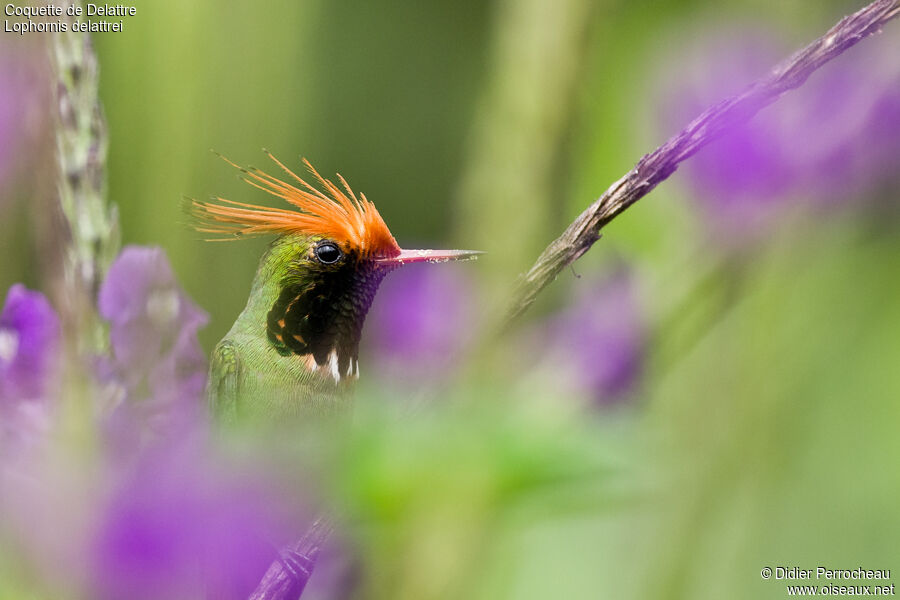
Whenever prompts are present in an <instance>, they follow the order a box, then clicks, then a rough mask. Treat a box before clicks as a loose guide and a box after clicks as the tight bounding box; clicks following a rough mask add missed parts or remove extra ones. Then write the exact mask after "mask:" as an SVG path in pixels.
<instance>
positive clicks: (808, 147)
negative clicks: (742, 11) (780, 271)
mask: <svg viewBox="0 0 900 600" xmlns="http://www.w3.org/2000/svg"><path fill="white" fill-rule="evenodd" d="M879 42H880V43H879ZM885 42H887V40H874V42H873V43H872V44H867V45H865V46H860V47H859V48H855V49H854V50H853V51H852V52H848V53H847V54H846V55H843V56H841V57H839V58H837V59H836V60H835V61H834V62H833V63H832V64H829V65H826V66H825V67H824V68H823V69H822V70H821V71H820V72H818V73H816V74H815V75H814V76H813V77H811V78H810V80H809V81H808V82H806V83H805V84H804V85H803V86H802V87H800V88H799V89H797V90H794V91H791V92H790V93H788V94H787V95H785V96H784V97H783V98H781V99H780V100H778V101H777V102H776V103H775V104H773V105H772V106H769V107H766V108H764V109H763V110H762V111H761V112H760V113H759V114H758V115H757V116H756V117H755V118H753V119H752V120H751V121H750V122H747V123H735V124H733V125H732V126H731V127H728V128H727V129H726V131H725V132H724V135H723V136H722V138H720V139H719V140H717V141H715V142H713V143H711V144H710V145H709V146H708V147H707V148H705V149H704V150H702V151H701V152H700V153H698V154H697V156H696V157H694V158H693V159H692V160H691V161H690V162H689V163H688V164H686V166H685V171H686V172H687V173H688V176H689V181H690V185H691V187H692V188H693V191H694V193H695V196H696V198H697V200H698V202H699V203H701V205H702V206H703V207H704V209H705V211H706V214H707V216H708V217H710V219H711V220H712V222H713V223H714V224H715V225H716V226H717V227H718V228H719V230H720V231H722V232H723V233H724V234H726V235H728V236H731V235H733V234H734V233H737V232H741V231H745V230H748V229H749V230H750V231H751V232H752V231H754V230H755V229H756V226H759V225H762V224H765V223H767V222H768V219H769V217H770V216H771V215H773V214H774V212H775V211H777V210H779V209H781V208H784V207H785V205H786V204H787V203H788V202H789V201H796V200H807V201H817V202H819V203H822V202H826V203H827V202H829V201H831V202H833V201H835V200H841V201H851V200H852V199H853V198H855V197H858V196H859V195H860V194H862V193H864V192H866V191H868V190H870V189H872V188H873V187H875V186H878V185H879V183H880V182H882V181H884V180H885V179H886V178H888V177H892V176H894V174H896V173H897V171H898V169H900V152H898V150H900V142H898V131H900V112H898V110H897V106H898V102H900V98H898V96H900V55H898V54H897V53H896V51H895V48H893V47H892V45H891V44H890V43H885ZM776 46H778V45H777V44H773V43H772V41H771V38H770V37H769V36H760V35H756V34H752V33H751V34H747V33H745V34H743V35H741V34H737V35H734V34H733V35H729V36H727V37H721V38H713V39H710V38H706V39H702V40H700V42H699V43H698V44H696V47H695V48H694V52H691V51H688V54H687V56H688V60H686V61H683V63H682V64H686V65H688V66H687V67H685V66H679V65H677V64H676V65H672V66H671V67H670V76H671V77H672V78H673V80H674V81H677V83H676V84H672V85H669V86H667V87H669V88H670V92H669V93H667V94H661V97H664V98H666V104H665V105H664V107H663V108H662V109H661V113H662V114H663V117H664V120H665V121H667V122H668V123H669V124H670V125H671V127H678V126H680V125H681V124H683V123H686V122H687V121H688V120H689V119H691V118H693V117H695V116H697V115H698V114H699V113H700V112H701V111H702V110H703V109H705V108H707V107H708V106H710V105H712V104H713V103H715V102H717V101H719V100H722V99H724V98H726V97H728V96H730V95H732V94H734V93H736V92H738V91H740V89H742V88H743V87H744V86H746V85H748V84H750V83H751V82H752V81H754V80H755V79H756V78H758V77H760V76H761V75H763V74H765V72H766V71H767V70H768V69H769V68H770V67H771V66H773V65H774V64H775V63H776V61H777V58H778V56H777V55H778V54H779V52H778V51H777V50H774V49H773V48H775V47H776ZM691 56H696V57H697V58H695V59H694V60H691V58H690V57H691ZM679 60H681V58H680V59H679Z"/></svg>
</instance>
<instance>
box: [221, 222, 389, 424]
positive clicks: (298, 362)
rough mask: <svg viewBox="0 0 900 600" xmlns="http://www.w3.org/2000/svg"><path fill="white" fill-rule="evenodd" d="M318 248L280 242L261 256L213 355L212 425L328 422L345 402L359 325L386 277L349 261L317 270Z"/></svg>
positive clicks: (293, 238)
mask: <svg viewBox="0 0 900 600" xmlns="http://www.w3.org/2000/svg"><path fill="white" fill-rule="evenodd" d="M322 243H327V240H322V238H318V237H310V236H305V235H299V234H298V235H286V236H282V237H279V238H278V239H276V240H275V241H274V242H273V243H272V244H271V246H270V247H269V249H268V250H267V252H266V254H265V255H264V256H263V258H262V260H261V261H260V265H259V268H258V270H257V273H256V277H255V278H254V280H253V286H252V289H251V291H250V298H249V300H248V301H247V306H246V307H245V308H244V310H243V312H241V314H240V316H239V317H238V318H237V320H236V321H235V323H234V325H233V326H232V327H231V330H230V331H229V332H228V333H227V334H226V336H225V337H224V338H223V339H222V341H221V342H219V344H218V345H217V346H216V348H215V350H214V351H213V355H212V360H211V364H210V374H209V384H208V399H209V404H210V408H211V410H212V412H213V414H214V415H215V416H216V417H218V418H220V419H224V420H234V419H237V418H239V417H244V416H251V415H254V414H258V415H264V416H265V417H266V418H271V417H272V416H276V417H277V416H279V415H283V416H296V415H301V416H302V415H327V414H333V413H335V412H339V411H341V410H342V409H343V408H344V405H345V404H346V403H347V402H348V395H349V387H350V382H352V380H353V379H355V377H353V376H354V375H355V371H356V359H357V348H358V344H359V335H360V332H361V329H362V321H363V320H364V319H365V313H366V312H367V310H368V307H369V304H370V303H371V300H372V297H373V296H374V294H375V290H376V288H377V285H378V283H379V282H380V281H381V277H383V275H384V274H385V273H386V272H387V271H388V270H389V269H388V268H386V267H378V266H376V265H375V264H374V263H370V262H369V261H364V260H360V259H359V257H358V256H356V255H354V254H353V253H346V254H342V255H341V258H340V260H338V261H336V262H335V263H334V264H328V265H326V264H322V263H321V261H319V260H317V259H316V255H315V250H316V248H317V246H318V245H321V244H322ZM295 336H296V337H295ZM288 339H290V340H291V341H290V343H285V340H288ZM332 354H334V357H333V358H332ZM335 365H337V367H336V368H337V369H338V372H339V374H340V377H336V376H335V375H334V373H335ZM337 379H341V381H340V382H338V381H337Z"/></svg>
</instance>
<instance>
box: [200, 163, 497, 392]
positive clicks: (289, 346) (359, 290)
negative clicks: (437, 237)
mask: <svg viewBox="0 0 900 600" xmlns="http://www.w3.org/2000/svg"><path fill="white" fill-rule="evenodd" d="M266 154H267V155H268V156H269V158H270V159H272V161H274V163H275V164H276V165H277V166H278V167H279V168H280V169H281V170H282V171H284V173H285V174H286V175H287V177H288V181H282V180H280V179H277V178H275V177H273V176H271V175H269V174H267V173H265V172H263V171H261V170H259V169H255V168H244V167H240V166H238V165H236V164H235V163H233V162H231V161H229V160H228V159H225V158H224V157H223V159H224V160H225V161H226V162H228V163H229V164H231V165H232V166H234V167H236V168H238V169H239V170H240V171H241V173H242V179H243V180H244V181H246V182H247V183H249V184H250V185H252V186H254V187H256V188H259V189H261V190H263V191H265V192H268V193H269V194H272V195H273V196H277V197H278V198H281V199H282V200H283V201H285V202H287V203H288V204H290V205H292V208H290V209H287V208H269V207H264V206H259V205H254V204H246V203H243V202H237V201H234V200H227V199H225V198H218V197H217V198H213V199H212V200H211V201H209V202H202V201H198V200H190V201H189V204H188V211H189V213H190V214H191V216H192V217H193V219H194V227H195V229H197V231H200V232H203V233H207V234H213V235H215V236H217V237H215V238H213V239H216V240H234V239H239V238H243V237H247V236H255V235H265V234H275V235H277V238H276V239H275V241H274V242H273V243H272V245H271V246H270V248H269V250H268V252H267V253H266V255H265V256H264V257H263V259H262V262H261V265H260V269H259V271H258V273H257V280H256V281H255V282H254V289H253V292H252V293H251V303H253V302H254V298H253V296H254V295H256V296H259V298H258V299H257V300H256V301H257V302H260V301H261V302H263V303H264V306H263V308H264V309H265V310H264V311H260V312H259V316H260V319H259V320H260V321H264V322H260V323H259V327H260V328H261V329H262V328H264V329H265V334H266V336H267V338H268V340H269V343H270V344H271V346H272V347H273V349H274V350H275V351H277V352H278V353H279V354H281V355H283V356H290V355H297V356H299V357H301V358H303V359H304V360H306V361H307V362H308V363H309V366H310V367H311V368H318V369H322V370H324V371H326V372H329V373H330V374H331V375H333V376H334V378H335V380H338V381H340V380H343V379H344V378H347V377H355V376H356V375H357V373H358V366H357V357H358V348H359V338H360V335H361V332H362V325H363V322H364V320H365V316H366V313H367V312H368V310H369V307H370V305H371V303H372V300H373V298H374V296H375V292H376V291H377V289H378V286H379V284H380V283H381V281H382V280H383V278H384V276H385V275H387V274H388V273H389V272H391V271H392V270H394V269H396V268H398V267H401V266H403V265H406V264H411V263H418V262H431V263H440V262H448V261H457V260H467V259H472V258H475V256H476V255H478V254H480V253H479V252H474V251H468V250H404V249H402V248H400V246H399V245H398V244H397V241H396V240H395V239H394V236H393V235H392V234H391V232H390V230H389V229H388V227H387V225H386V224H385V222H384V219H382V217H381V215H380V214H379V213H378V210H377V209H376V208H375V205H374V204H372V203H371V202H370V201H369V200H368V199H367V198H366V196H365V195H364V194H359V196H357V195H356V194H355V193H354V192H353V190H351V189H350V186H349V185H348V184H347V182H346V180H345V179H344V178H343V177H341V176H340V175H337V179H338V181H339V183H340V186H338V185H335V184H334V183H333V182H332V181H330V180H328V179H326V178H324V177H322V176H321V175H320V174H319V173H318V171H316V170H315V168H313V166H312V165H311V164H310V163H309V162H308V161H307V160H305V159H304V161H303V162H304V164H305V166H306V168H307V169H308V170H309V173H310V175H311V176H312V179H313V181H314V182H315V184H316V185H313V184H310V183H308V182H307V181H306V180H304V179H303V178H301V177H300V176H298V175H297V174H296V173H294V172H293V171H292V170H290V169H289V168H288V167H286V166H285V165H284V164H283V163H281V162H280V161H279V160H278V159H276V158H275V157H274V156H272V155H271V154H269V153H268V152H267V153H266ZM251 303H248V307H249V306H250V305H251ZM263 312H264V313H265V315H264V319H263V318H261V317H262V316H263V314H262V313H263Z"/></svg>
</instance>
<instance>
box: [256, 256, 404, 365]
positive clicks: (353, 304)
mask: <svg viewBox="0 0 900 600" xmlns="http://www.w3.org/2000/svg"><path fill="white" fill-rule="evenodd" d="M388 272H390V269H389V268H386V267H382V266H379V265H376V264H374V263H372V264H370V263H366V262H358V261H355V260H348V261H346V263H345V264H343V265H341V266H340V267H339V268H336V269H328V270H322V271H319V272H315V273H312V274H311V277H310V278H309V279H308V280H306V281H303V282H291V281H289V280H286V281H285V282H284V286H283V287H282V290H281V293H280V294H279V296H278V299H277V300H276V301H275V304H273V305H272V308H271V310H270V311H269V314H268V317H267V319H266V332H267V334H268V338H269V341H270V342H271V343H272V345H273V346H274V347H275V349H276V350H277V351H278V353H279V354H281V355H282V356H290V355H292V354H294V355H299V356H304V355H307V354H310V355H312V357H313V358H314V359H315V361H316V364H317V365H318V366H320V367H322V366H326V365H328V363H329V362H330V361H332V360H336V362H337V373H336V374H335V378H336V379H340V378H342V377H345V376H348V375H355V374H356V369H357V366H356V365H357V360H358V358H359V338H360V335H361V333H362V327H363V322H364V321H365V318H366V313H368V311H369V307H370V306H371V305H372V300H373V299H374V298H375V292H376V291H377V290H378V286H379V284H380V283H381V281H382V279H384V276H385V275H387V273H388ZM332 353H334V358H332Z"/></svg>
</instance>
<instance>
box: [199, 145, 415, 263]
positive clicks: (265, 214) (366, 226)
mask: <svg viewBox="0 0 900 600" xmlns="http://www.w3.org/2000/svg"><path fill="white" fill-rule="evenodd" d="M266 155H267V156H268V157H269V158H270V159H272V161H274V162H275V164H276V165H278V166H279V167H280V168H281V169H282V170H283V171H284V172H285V173H287V174H288V175H290V176H291V178H293V179H294V180H296V182H297V183H299V185H300V187H297V186H296V185H292V184H290V183H285V182H284V181H281V180H280V179H277V178H276V177H272V176H271V175H269V174H268V173H265V172H263V171H260V170H259V169H253V168H250V169H246V168H244V167H241V166H239V165H237V164H235V163H233V162H232V161H230V160H228V159H227V158H225V157H224V156H222V159H223V160H224V161H225V162H227V163H228V164H230V165H232V166H233V167H235V168H237V169H239V170H240V171H241V172H242V173H243V174H244V176H243V177H242V179H243V180H244V181H246V182H247V183H249V184H250V185H252V186H253V187H256V188H258V189H261V190H263V191H264V192H268V193H269V194H272V195H273V196H277V197H279V198H281V199H282V200H284V201H285V202H287V203H289V204H291V205H293V206H295V207H296V208H297V209H299V210H289V209H284V208H270V207H265V206H258V205H255V204H246V203H244V202H236V201H234V200H227V199H225V198H218V197H217V198H215V201H214V202H202V201H199V200H190V204H189V207H188V211H189V213H190V214H191V216H192V217H193V218H194V220H195V224H194V228H195V229H196V230H197V231H200V232H203V233H213V234H222V235H227V236H230V237H227V238H217V239H236V238H238V237H241V236H251V235H262V234H267V233H275V234H281V235H284V234H296V233H300V234H306V235H315V236H322V237H325V238H329V239H331V240H334V241H336V242H338V243H339V244H341V245H343V246H344V249H345V250H356V251H357V252H359V254H360V255H361V256H364V257H370V258H390V257H394V256H397V255H398V254H400V247H399V246H398V245H397V241H396V240H395V239H394V236H393V235H392V234H391V232H390V230H389V229H388V227H387V225H386V224H385V222H384V219H382V218H381V215H380V214H379V213H378V210H377V209H376V208H375V205H374V204H372V203H371V202H369V200H367V199H366V196H365V194H360V195H359V197H357V196H356V194H354V193H353V190H351V189H350V186H349V185H348V184H347V181H346V180H345V179H344V178H343V177H341V176H340V174H338V176H337V177H338V180H339V181H340V182H341V185H342V186H343V188H344V190H343V191H342V190H341V189H340V188H339V187H338V186H336V185H335V184H334V183H332V182H331V181H329V180H328V179H325V178H324V177H322V176H321V175H319V172H318V171H316V170H315V168H314V167H313V166H312V165H311V164H310V163H309V161H308V160H306V159H305V158H304V159H303V164H304V165H306V168H307V169H308V170H309V172H310V173H311V174H312V176H313V177H314V178H315V181H316V182H317V183H318V184H319V186H321V187H322V188H323V190H324V191H323V190H320V189H318V188H316V187H314V186H313V185H311V184H309V183H307V182H306V181H305V180H303V179H302V178H301V177H300V176H298V175H297V174H296V173H294V172H293V171H291V170H290V169H289V168H287V167H286V166H285V165H284V164H283V163H282V162H281V161H279V160H278V159H277V158H275V157H274V156H272V154H270V153H269V152H268V151H266ZM345 191H346V193H345Z"/></svg>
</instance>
